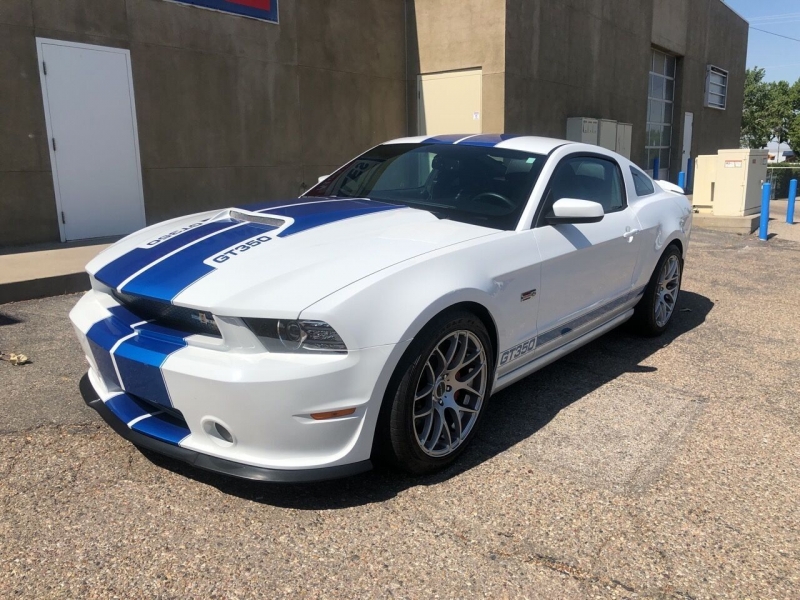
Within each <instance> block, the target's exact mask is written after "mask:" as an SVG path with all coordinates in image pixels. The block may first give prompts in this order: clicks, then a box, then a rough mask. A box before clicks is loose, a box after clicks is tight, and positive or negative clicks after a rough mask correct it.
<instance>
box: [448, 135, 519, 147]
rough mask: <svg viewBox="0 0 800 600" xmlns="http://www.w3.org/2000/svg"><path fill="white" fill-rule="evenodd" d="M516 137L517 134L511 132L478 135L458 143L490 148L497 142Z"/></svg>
mask: <svg viewBox="0 0 800 600" xmlns="http://www.w3.org/2000/svg"><path fill="white" fill-rule="evenodd" d="M517 137H519V136H518V135H514V134H511V133H503V134H488V135H478V136H475V137H471V138H468V139H466V140H464V141H463V142H461V143H460V144H459V146H483V147H488V148H491V147H494V146H497V144H500V143H502V142H505V141H507V140H513V139H514V138H517Z"/></svg>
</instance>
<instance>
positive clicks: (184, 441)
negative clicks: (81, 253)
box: [70, 290, 402, 481]
mask: <svg viewBox="0 0 800 600" xmlns="http://www.w3.org/2000/svg"><path fill="white" fill-rule="evenodd" d="M70 318H71V319H72V322H73V325H74V328H75V331H76V334H77V337H78V340H79V341H80V343H81V345H82V347H83V349H84V353H85V354H86V359H87V361H88V363H89V373H88V377H87V379H88V381H87V382H86V384H84V386H83V387H84V388H87V389H89V390H91V393H88V399H87V403H88V404H89V406H91V407H92V408H94V409H95V410H97V412H98V413H100V414H101V416H103V418H104V419H105V420H106V421H107V422H109V424H111V425H112V427H113V428H114V429H115V431H117V432H118V433H120V434H121V435H123V437H125V438H127V439H129V440H131V441H132V442H134V443H135V444H137V445H140V446H143V447H147V448H150V449H152V450H155V451H157V452H159V453H162V454H166V455H168V456H172V457H174V458H178V459H180V460H184V461H186V462H189V463H191V464H194V465H196V466H198V467H201V468H204V469H209V470H213V471H219V472H223V473H227V474H230V475H236V476H239V477H246V478H251V479H262V480H269V481H312V480H319V479H330V478H334V477H342V476H346V475H351V474H354V473H358V472H361V471H364V470H367V469H368V468H369V467H370V463H369V459H370V455H371V451H372V439H373V434H374V430H375V424H376V422H377V417H378V412H379V409H380V404H381V401H382V398H383V392H384V389H385V386H386V381H388V378H389V375H390V369H389V366H388V365H389V362H390V359H391V357H393V356H394V354H393V353H395V352H397V351H401V350H402V349H401V348H400V347H399V346H382V347H377V348H370V349H366V350H359V351H351V352H349V353H348V354H347V355H291V354H270V353H268V352H265V351H263V349H261V348H260V347H254V346H257V344H254V346H251V347H250V348H247V347H246V346H247V344H246V343H245V342H244V341H243V340H244V339H245V333H246V332H239V333H240V334H241V336H239V337H236V336H232V337H229V336H227V335H224V338H223V339H218V340H209V339H203V338H204V337H205V336H197V335H194V336H187V335H185V334H181V333H180V332H177V331H174V330H169V329H166V328H164V327H160V326H158V325H157V324H154V323H142V322H137V318H136V317H135V315H132V314H130V313H128V312H127V311H126V309H125V308H124V307H123V306H121V305H119V303H117V302H116V300H115V299H114V298H113V297H112V296H110V295H109V294H105V293H103V292H100V291H96V290H95V291H90V292H88V293H87V294H86V295H85V296H84V297H83V298H82V299H81V300H80V301H79V302H78V304H77V305H76V306H75V308H74V309H73V310H72V312H71V313H70ZM234 338H235V339H234ZM85 397H86V396H85ZM343 409H355V412H354V413H353V414H351V415H348V416H343V417H340V418H333V419H329V420H321V421H318V420H314V419H313V418H311V415H312V414H316V413H320V412H328V411H337V410H343ZM217 424H219V425H220V426H222V427H223V428H224V430H226V431H227V432H228V433H229V434H230V439H223V438H222V437H220V435H219V430H218V429H217V427H216V425H217Z"/></svg>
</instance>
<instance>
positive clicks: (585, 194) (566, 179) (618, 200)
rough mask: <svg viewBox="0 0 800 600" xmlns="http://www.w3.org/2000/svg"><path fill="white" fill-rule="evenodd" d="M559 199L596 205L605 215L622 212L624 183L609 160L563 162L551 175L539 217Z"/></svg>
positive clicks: (617, 168) (578, 158) (576, 158)
mask: <svg viewBox="0 0 800 600" xmlns="http://www.w3.org/2000/svg"><path fill="white" fill-rule="evenodd" d="M562 198H574V199H576V200H591V201H592V202H599V203H600V204H602V205H603V210H604V211H605V212H607V213H611V212H616V211H619V210H623V209H624V208H625V184H624V182H623V180H622V173H621V172H620V170H619V166H617V164H616V163H615V162H613V161H611V160H607V159H604V158H596V157H593V156H579V157H575V158H568V159H566V160H564V161H563V162H562V163H560V164H559V165H558V167H557V168H556V170H555V173H553V178H552V180H551V182H550V192H549V193H548V195H547V200H546V204H545V207H544V209H545V210H544V213H543V215H546V214H547V213H549V212H550V211H551V210H552V207H553V204H554V203H555V202H556V201H557V200H561V199H562Z"/></svg>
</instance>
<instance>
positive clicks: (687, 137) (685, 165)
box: [681, 112, 694, 174]
mask: <svg viewBox="0 0 800 600" xmlns="http://www.w3.org/2000/svg"><path fill="white" fill-rule="evenodd" d="M693 128H694V114H693V113H690V112H687V113H685V114H684V116H683V156H682V157H681V171H683V172H684V173H687V174H688V173H689V158H690V157H691V156H692V130H693Z"/></svg>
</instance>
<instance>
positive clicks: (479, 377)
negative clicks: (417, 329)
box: [378, 312, 494, 474]
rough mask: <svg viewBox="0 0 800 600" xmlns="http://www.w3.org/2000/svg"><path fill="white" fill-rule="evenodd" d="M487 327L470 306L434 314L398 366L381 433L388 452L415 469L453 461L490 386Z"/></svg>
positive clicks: (482, 407) (403, 466) (470, 435)
mask: <svg viewBox="0 0 800 600" xmlns="http://www.w3.org/2000/svg"><path fill="white" fill-rule="evenodd" d="M493 368H494V366H493V354H492V346H491V342H490V340H489V334H488V332H487V331H486V327H485V326H484V325H483V323H482V322H481V320H480V319H478V318H477V317H476V316H475V315H473V314H472V313H469V312H454V313H450V314H445V315H442V316H440V317H437V318H436V319H435V320H434V321H432V322H431V323H430V324H429V325H428V326H427V327H426V328H425V329H424V330H423V331H422V332H421V333H420V335H418V336H417V338H416V339H415V340H414V342H413V343H412V345H411V346H410V347H409V350H408V351H407V352H406V354H405V355H404V357H403V359H402V360H401V361H400V364H399V365H398V367H397V371H396V373H397V378H393V379H394V380H395V381H396V387H395V388H394V390H393V392H394V393H393V394H392V390H390V394H392V395H391V396H390V397H387V399H386V401H387V402H390V403H391V405H390V406H389V407H387V408H389V413H388V415H387V417H388V418H387V419H386V420H385V425H386V426H385V427H384V428H383V430H382V431H380V432H379V433H378V435H381V436H383V440H382V442H383V446H384V448H385V454H387V455H388V457H387V458H389V460H390V461H391V462H393V463H394V464H395V465H396V466H398V467H400V468H401V469H403V470H406V471H409V472H411V473H414V474H422V473H429V472H432V471H436V470H438V469H441V468H443V467H444V466H446V465H448V464H450V463H451V462H453V461H454V460H455V459H456V457H457V456H458V455H459V454H461V452H463V450H464V449H465V448H466V446H467V444H468V443H469V442H470V441H471V440H472V438H473V437H474V435H475V431H476V428H477V426H478V423H479V422H480V420H481V417H482V416H483V413H484V412H485V408H486V404H487V401H488V398H489V393H490V391H491V376H492V373H493Z"/></svg>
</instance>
